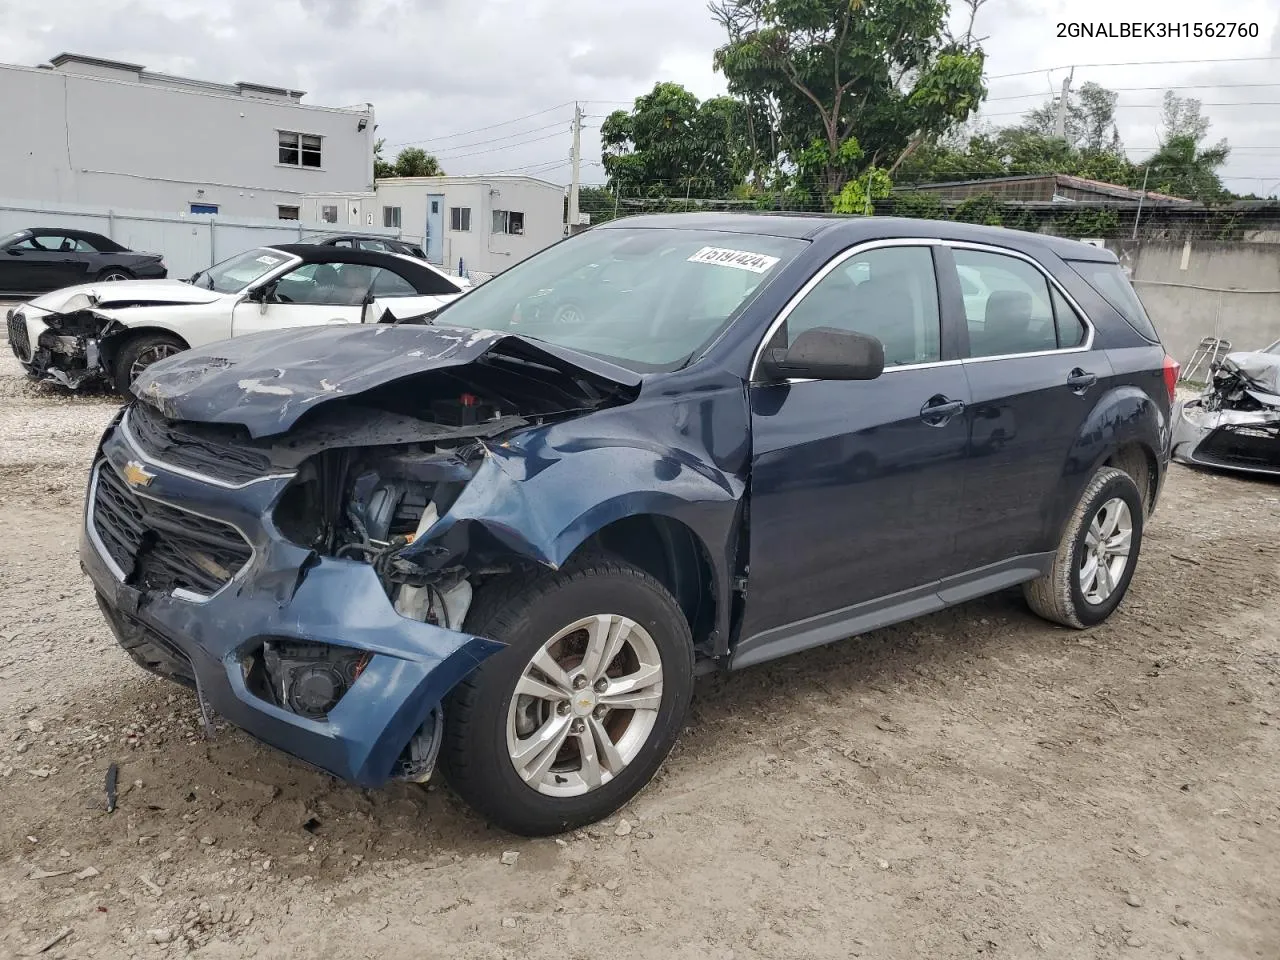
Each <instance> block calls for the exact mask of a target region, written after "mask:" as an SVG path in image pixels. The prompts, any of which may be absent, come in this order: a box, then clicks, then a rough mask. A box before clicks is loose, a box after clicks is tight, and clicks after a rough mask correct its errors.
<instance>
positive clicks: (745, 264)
mask: <svg viewBox="0 0 1280 960" xmlns="http://www.w3.org/2000/svg"><path fill="white" fill-rule="evenodd" d="M689 262H690V263H714V264H716V265H717V266H721V267H735V268H737V269H738V270H750V271H751V272H752V273H768V272H769V269H770V268H771V267H772V266H773V265H774V264H775V263H777V262H778V258H777V257H768V256H765V255H764V254H763V253H752V252H751V251H750V250H729V249H728V248H726V247H703V248H702V249H701V250H699V251H698V252H697V253H695V254H694V255H693V256H692V257H690V258H689Z"/></svg>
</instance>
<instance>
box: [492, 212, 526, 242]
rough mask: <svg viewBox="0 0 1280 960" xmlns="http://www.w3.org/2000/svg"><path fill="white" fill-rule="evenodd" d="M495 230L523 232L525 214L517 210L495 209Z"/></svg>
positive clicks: (518, 233)
mask: <svg viewBox="0 0 1280 960" xmlns="http://www.w3.org/2000/svg"><path fill="white" fill-rule="evenodd" d="M493 232H494V233H512V234H516V235H517V236H519V235H520V234H523V233H524V214H523V213H520V212H519V211H516V210H495V211H493Z"/></svg>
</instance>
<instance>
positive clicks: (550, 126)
mask: <svg viewBox="0 0 1280 960" xmlns="http://www.w3.org/2000/svg"><path fill="white" fill-rule="evenodd" d="M563 127H564V121H563V120H557V121H556V122H555V123H548V124H547V125H546V126H543V127H534V128H533V129H532V130H521V131H519V132H518V133H508V134H505V135H503V136H501V137H490V138H489V139H488V140H474V141H472V142H471V143H455V144H453V145H452V146H448V147H440V148H438V152H440V153H446V152H448V151H450V150H465V149H467V148H468V147H481V146H484V145H485V144H486V143H498V142H499V141H501V140H511V139H514V138H515V137H524V136H527V135H528V134H531V133H541V132H542V131H544V130H552V129H557V128H560V129H562V128H563ZM432 152H433V153H434V152H437V151H432Z"/></svg>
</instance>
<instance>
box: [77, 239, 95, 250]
mask: <svg viewBox="0 0 1280 960" xmlns="http://www.w3.org/2000/svg"><path fill="white" fill-rule="evenodd" d="M97 252H98V249H97V247H95V246H93V245H92V244H90V243H88V242H86V241H84V240H80V239H77V240H76V253H97Z"/></svg>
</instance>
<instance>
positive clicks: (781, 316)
mask: <svg viewBox="0 0 1280 960" xmlns="http://www.w3.org/2000/svg"><path fill="white" fill-rule="evenodd" d="M881 247H948V248H950V249H953V250H975V251H977V252H979V253H991V254H996V255H998V256H1006V257H1014V258H1015V259H1018V260H1023V261H1025V262H1027V263H1029V264H1031V265H1032V266H1033V267H1035V269H1036V270H1038V271H1039V272H1040V274H1041V276H1043V277H1044V278H1045V281H1046V282H1047V283H1049V284H1050V285H1052V287H1053V289H1055V290H1057V291H1058V293H1059V294H1060V295H1061V296H1062V298H1063V299H1064V300H1066V301H1067V303H1068V304H1069V305H1070V306H1071V309H1072V310H1074V311H1075V312H1076V315H1077V316H1078V317H1079V318H1080V322H1081V323H1083V324H1084V327H1085V331H1086V333H1085V339H1084V343H1083V344H1082V345H1080V346H1077V347H1059V348H1058V349H1056V350H1032V351H1028V352H1026V353H1005V354H999V355H996V356H991V357H959V358H956V359H954V360H931V361H926V362H924V363H904V364H899V365H896V366H892V367H885V368H884V372H885V373H896V372H899V371H907V370H927V369H929V368H930V367H949V366H955V365H957V364H964V363H985V362H987V361H990V360H1013V359H1021V358H1023V357H1047V356H1053V355H1055V354H1065V353H1087V352H1088V351H1090V350H1092V349H1093V341H1094V336H1095V328H1094V325H1093V321H1092V320H1091V319H1090V318H1089V315H1088V314H1087V313H1085V311H1084V310H1083V309H1082V308H1081V306H1080V304H1079V303H1077V302H1076V299H1075V297H1073V296H1071V294H1070V293H1068V292H1067V290H1066V289H1065V288H1064V287H1063V286H1062V284H1061V283H1059V282H1058V280H1057V278H1055V277H1054V276H1053V275H1052V274H1051V273H1049V271H1048V270H1046V269H1045V268H1044V266H1043V265H1042V264H1041V263H1040V262H1039V261H1038V260H1036V259H1035V258H1034V257H1032V256H1029V255H1028V254H1025V253H1022V252H1021V251H1020V250H1013V249H1011V248H1009V247H1000V246H996V245H994V244H989V243H977V242H974V241H971V240H943V239H941V238H939V237H894V238H891V239H882V240H867V241H864V242H862V243H858V244H855V245H853V246H852V247H849V248H848V249H847V250H844V251H841V252H840V253H839V254H837V255H836V256H834V257H832V258H831V259H830V260H828V261H827V262H826V263H825V264H824V265H823V267H822V269H821V270H819V271H818V272H817V273H815V274H814V275H813V276H812V277H810V278H809V279H808V281H806V283H805V285H804V286H803V287H801V288H800V289H799V290H797V291H796V292H795V293H794V294H793V295H792V296H791V299H790V300H788V301H787V302H786V304H785V305H784V306H783V308H782V309H781V310H779V311H778V315H777V316H776V317H774V318H773V322H772V323H770V324H769V327H768V329H766V330H765V334H764V337H763V338H762V339H761V340H760V344H759V346H757V347H756V351H755V353H754V354H753V355H752V358H751V371H750V374H749V375H748V377H747V382H748V383H749V384H754V383H764V382H766V381H760V380H757V379H756V370H757V369H758V367H759V365H760V356H761V355H762V354H763V353H764V349H765V345H766V344H768V343H769V341H770V340H771V339H773V336H774V334H775V333H777V332H778V328H779V327H780V326H782V324H784V323H785V322H786V320H787V317H788V316H790V315H791V312H792V311H793V310H794V309H795V308H796V307H797V306H799V304H800V302H801V301H802V300H804V298H805V297H807V296H808V295H809V293H810V292H811V291H812V290H813V288H814V287H816V286H817V285H818V284H819V283H821V282H822V281H823V280H824V279H826V277H827V275H828V274H829V273H831V272H832V271H833V270H835V269H836V268H837V267H838V266H840V264H842V263H844V262H845V261H846V260H848V259H849V258H850V257H853V256H856V255H857V254H859V253H866V252H867V251H868V250H875V249H879V248H881ZM934 279H935V282H936V280H937V277H936V274H935V278H934ZM939 319H940V320H941V311H939ZM965 320H966V323H967V322H968V317H967V316H966V318H965ZM939 332H941V331H939ZM778 382H780V383H813V382H814V381H813V380H812V379H810V378H805V377H790V378H788V379H786V380H782V381H778Z"/></svg>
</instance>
